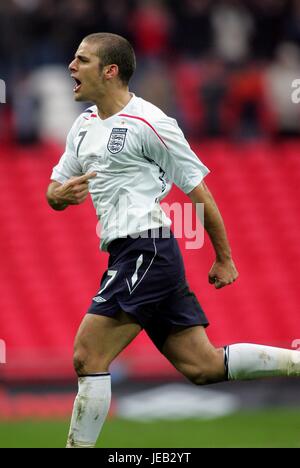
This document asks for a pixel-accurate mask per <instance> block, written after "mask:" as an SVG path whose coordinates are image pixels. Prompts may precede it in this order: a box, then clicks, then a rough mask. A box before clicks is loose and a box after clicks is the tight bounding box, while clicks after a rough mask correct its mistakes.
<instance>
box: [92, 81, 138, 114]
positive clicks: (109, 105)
mask: <svg viewBox="0 0 300 468" xmlns="http://www.w3.org/2000/svg"><path fill="white" fill-rule="evenodd" d="M131 98H132V94H130V92H129V90H128V88H125V89H123V88H122V89H117V90H114V91H112V92H108V93H106V94H105V96H101V98H99V100H97V102H95V104H96V106H97V109H98V115H99V117H100V118H101V119H102V120H104V119H108V118H109V117H111V116H112V115H115V114H117V113H118V112H120V111H121V110H122V109H124V107H125V106H126V105H127V104H128V103H129V101H130V100H131Z"/></svg>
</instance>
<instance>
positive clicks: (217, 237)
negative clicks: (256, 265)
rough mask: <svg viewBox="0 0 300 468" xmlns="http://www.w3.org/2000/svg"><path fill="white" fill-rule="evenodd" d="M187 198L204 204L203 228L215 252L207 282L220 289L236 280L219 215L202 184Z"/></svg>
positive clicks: (210, 196)
mask: <svg viewBox="0 0 300 468" xmlns="http://www.w3.org/2000/svg"><path fill="white" fill-rule="evenodd" d="M188 196H189V197H190V199H191V200H192V202H193V203H195V204H196V203H203V204H204V227H205V230H206V231H207V233H208V235H209V238H210V240H211V242H212V245H213V247H214V249H215V252H216V261H215V263H214V264H213V266H212V268H211V270H210V272H209V275H208V277H209V282H210V283H211V284H214V285H215V287H216V289H220V288H222V287H223V286H226V285H228V284H231V283H233V282H234V281H235V280H236V279H237V278H238V272H237V270H236V267H235V265H234V262H233V260H232V256H231V249H230V245H229V241H228V238H227V234H226V229H225V225H224V222H223V219H222V216H221V213H220V211H219V209H218V207H217V204H216V202H215V200H214V198H213V196H212V194H211V192H210V191H209V189H208V188H207V186H206V184H205V183H204V182H202V183H201V184H200V185H198V186H197V187H196V188H194V190H192V191H191V192H190V193H189V194H188Z"/></svg>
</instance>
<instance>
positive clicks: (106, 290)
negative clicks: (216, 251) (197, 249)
mask: <svg viewBox="0 0 300 468" xmlns="http://www.w3.org/2000/svg"><path fill="white" fill-rule="evenodd" d="M146 236H147V237H146ZM108 252H109V254H110V256H109V262H108V269H107V271H106V272H105V273H104V275H103V277H102V280H101V285H100V290H99V292H98V293H97V295H96V296H95V297H94V298H93V301H92V304H91V306H90V308H89V310H88V312H87V313H88V314H96V315H104V316H107V317H114V316H116V314H117V313H119V312H120V311H121V310H122V311H124V312H126V313H127V314H130V315H131V316H133V317H134V318H135V319H136V321H137V322H138V323H139V324H140V325H141V326H142V327H143V328H144V329H145V331H146V332H147V334H148V335H149V337H150V339H151V340H152V341H153V342H154V344H155V345H156V346H157V348H158V349H160V350H161V349H162V346H163V344H164V342H165V340H166V338H167V336H168V335H169V333H170V331H171V329H172V328H173V327H174V326H178V327H191V326H195V325H202V326H204V327H206V326H208V325H209V322H208V320H207V318H206V316H205V314H204V312H203V310H202V308H201V306H200V304H199V302H198V300H197V299H196V296H195V295H194V293H192V292H191V291H190V290H189V287H188V285H187V282H186V279H185V271H184V265H183V260H182V256H181V252H180V250H179V246H178V243H177V241H176V239H175V238H174V236H173V233H172V232H171V231H170V230H166V229H165V228H164V229H157V230H152V231H148V232H145V233H143V235H140V237H137V238H135V239H133V238H132V237H126V238H120V239H117V240H115V241H113V242H111V243H110V244H109V246H108Z"/></svg>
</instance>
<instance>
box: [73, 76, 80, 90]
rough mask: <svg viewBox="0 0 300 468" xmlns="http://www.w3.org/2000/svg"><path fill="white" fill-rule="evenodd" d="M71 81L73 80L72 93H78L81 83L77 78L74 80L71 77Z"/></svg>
mask: <svg viewBox="0 0 300 468" xmlns="http://www.w3.org/2000/svg"><path fill="white" fill-rule="evenodd" d="M73 79H74V80H75V87H74V88H73V91H74V93H78V91H79V90H80V88H81V81H80V80H78V79H77V78H74V77H73Z"/></svg>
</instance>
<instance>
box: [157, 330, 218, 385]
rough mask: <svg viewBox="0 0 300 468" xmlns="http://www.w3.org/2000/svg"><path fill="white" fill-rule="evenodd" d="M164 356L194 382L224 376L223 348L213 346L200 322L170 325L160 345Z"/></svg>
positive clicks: (208, 381) (210, 380)
mask: <svg viewBox="0 0 300 468" xmlns="http://www.w3.org/2000/svg"><path fill="white" fill-rule="evenodd" d="M162 353H163V354H164V356H165V357H166V358H167V359H168V360H169V361H170V362H171V363H172V364H173V365H174V367H176V369H177V370H178V371H179V372H180V373H182V374H183V375H184V376H185V377H187V378H188V379H189V380H191V381H192V382H193V383H195V384H197V385H204V384H208V383H213V382H220V381H222V380H225V378H226V375H225V366H224V349H223V348H219V349H216V348H215V347H214V346H213V345H212V344H211V343H210V341H209V339H208V337H207V335H206V332H205V329H204V327H202V326H193V327H188V328H183V327H173V329H172V330H171V332H170V334H169V335H168V337H167V338H166V340H165V343H164V345H163V347H162Z"/></svg>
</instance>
